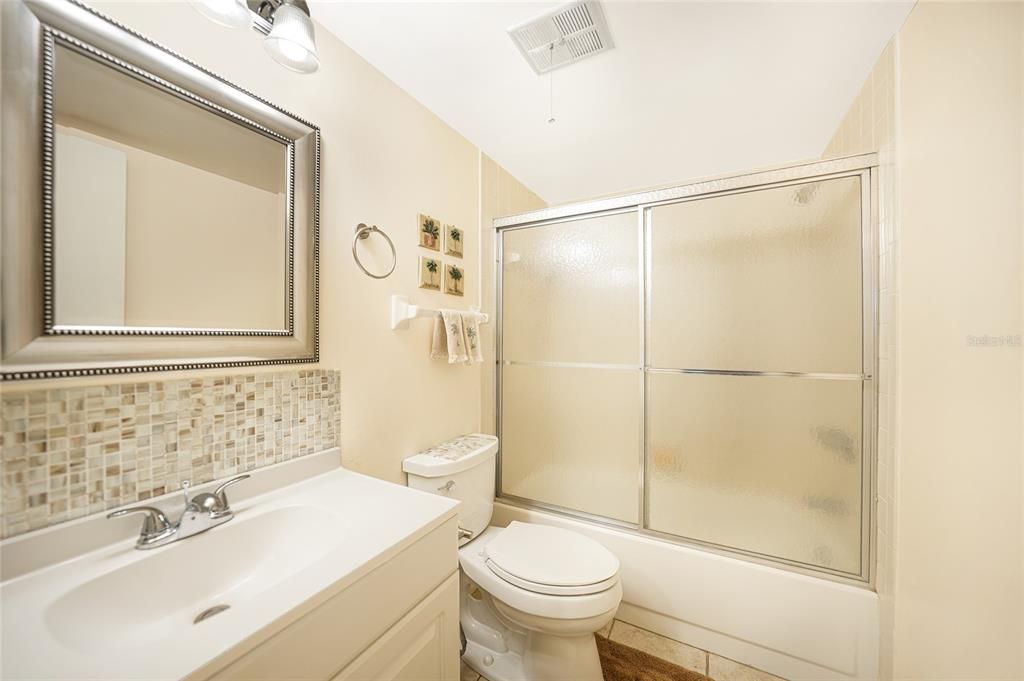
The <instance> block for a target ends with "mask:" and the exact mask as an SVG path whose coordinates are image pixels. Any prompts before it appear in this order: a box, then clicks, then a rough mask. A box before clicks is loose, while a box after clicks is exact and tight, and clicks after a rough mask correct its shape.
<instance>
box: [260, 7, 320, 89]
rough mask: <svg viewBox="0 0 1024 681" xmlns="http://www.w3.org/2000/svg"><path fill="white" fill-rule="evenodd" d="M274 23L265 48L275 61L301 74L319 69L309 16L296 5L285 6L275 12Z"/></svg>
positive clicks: (264, 42)
mask: <svg viewBox="0 0 1024 681" xmlns="http://www.w3.org/2000/svg"><path fill="white" fill-rule="evenodd" d="M273 19H274V25H273V28H271V29H270V34H269V35H267V38H266V40H264V41H263V44H264V46H265V47H266V49H267V52H268V53H269V54H270V56H271V57H273V59H274V61H276V62H277V63H278V64H281V65H282V66H284V67H286V68H289V69H291V70H293V71H298V72H299V73H313V72H314V71H316V70H317V69H318V68H320V59H319V57H317V54H316V38H315V36H314V33H313V20H312V19H310V18H309V14H307V13H306V12H305V11H303V9H301V8H300V7H297V6H296V5H292V4H284V5H281V6H280V7H278V8H277V10H276V11H275V12H274V17H273Z"/></svg>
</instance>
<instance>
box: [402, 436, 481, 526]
mask: <svg viewBox="0 0 1024 681" xmlns="http://www.w3.org/2000/svg"><path fill="white" fill-rule="evenodd" d="M497 453H498V438H496V437H494V436H493V435H484V434H483V433H472V434H470V435H462V436H460V437H457V438H455V439H454V440H449V441H448V442H445V443H442V444H439V445H437V446H435V447H431V448H430V449H427V450H425V451H422V452H420V453H419V454H416V455H415V456H411V457H409V458H408V459H406V460H405V461H403V462H402V470H404V471H405V472H406V474H407V476H408V485H409V487H412V488H413V489H418V490H422V491H424V492H430V493H431V494H442V495H444V496H447V497H451V498H452V499H458V500H459V501H461V502H462V504H461V505H460V506H459V510H458V514H459V527H460V528H461V529H463V530H468V531H469V532H470V533H471V536H470V537H460V538H459V546H462V545H463V544H465V543H466V542H468V541H470V540H471V539H473V538H475V537H476V536H477V535H479V534H480V533H481V532H483V531H484V530H486V529H487V526H488V525H489V524H490V522H491V513H492V512H493V511H494V457H495V455H496V454H497Z"/></svg>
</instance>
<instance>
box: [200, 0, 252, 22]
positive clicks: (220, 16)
mask: <svg viewBox="0 0 1024 681" xmlns="http://www.w3.org/2000/svg"><path fill="white" fill-rule="evenodd" d="M190 4H191V5H192V6H193V7H195V8H196V10H197V11H198V12H199V13H200V14H202V15H203V16H204V17H206V18H207V19H209V20H210V21H212V22H214V23H217V24H220V25H221V26H227V27H228V28H245V27H247V26H249V25H250V24H251V23H252V17H251V16H250V15H249V8H248V7H246V5H245V0H190Z"/></svg>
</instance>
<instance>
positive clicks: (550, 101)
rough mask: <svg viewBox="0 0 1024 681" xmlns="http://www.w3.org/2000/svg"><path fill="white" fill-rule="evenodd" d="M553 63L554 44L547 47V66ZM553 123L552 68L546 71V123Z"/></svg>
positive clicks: (553, 85)
mask: <svg viewBox="0 0 1024 681" xmlns="http://www.w3.org/2000/svg"><path fill="white" fill-rule="evenodd" d="M554 63H555V44H554V43H551V44H550V45H548V64H550V65H551V66H552V67H553V66H554ZM554 122H555V71H554V68H552V69H551V70H550V71H548V123H554Z"/></svg>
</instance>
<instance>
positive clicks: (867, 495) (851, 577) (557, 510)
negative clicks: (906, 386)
mask: <svg viewBox="0 0 1024 681" xmlns="http://www.w3.org/2000/svg"><path fill="white" fill-rule="evenodd" d="M842 177H859V178H860V180H861V181H860V188H861V251H862V252H861V286H862V314H861V317H862V342H861V347H862V354H863V357H862V367H863V370H862V374H860V375H856V376H855V375H849V376H847V375H842V376H840V375H826V374H799V373H796V372H753V371H750V372H714V373H724V374H729V373H734V374H739V375H752V376H774V375H782V376H788V377H793V378H837V379H845V380H860V381H861V384H862V391H861V392H862V407H861V409H862V419H861V421H862V434H861V532H860V534H861V564H860V570H859V572H858V573H849V572H845V571H840V570H833V569H828V568H823V567H821V566H814V565H809V564H807V563H803V562H800V561H795V560H789V559H784V558H779V557H777V556H770V555H766V554H762V553H757V552H753V551H747V550H744V549H740V548H736V547H730V546H722V545H719V544H714V543H711V542H706V541H701V540H696V539H689V538H685V537H680V536H677V535H672V534H668V533H665V532H659V531H657V530H652V529H649V528H648V527H647V524H648V523H647V520H648V502H647V470H646V468H647V460H648V453H649V452H648V443H649V435H650V432H649V431H650V424H649V419H648V409H647V404H648V398H649V387H650V386H649V376H650V374H651V368H650V342H649V339H650V317H651V315H650V306H651V282H650V275H651V263H652V261H651V256H652V254H651V212H652V209H654V208H656V207H658V206H663V205H669V204H675V203H681V202H686V201H693V200H701V199H707V198H711V197H717V196H726V195H730V194H742V193H746V192H751V191H758V190H764V189H770V188H775V187H784V186H787V185H793V184H802V183H805V182H808V181H813V180H828V179H838V178H842ZM878 188H879V185H878V155H877V154H873V153H872V154H862V155H857V156H849V157H845V158H838V159H830V160H825V161H816V162H811V163H802V164H796V165H790V166H785V167H779V168H775V169H771V170H764V171H759V172H754V173H748V174H743V175H735V176H729V177H723V178H717V179H709V180H702V181H699V182H694V183H690V184H685V185H679V186H676V187H669V188H665V189H657V190H651V191H646V192H639V193H634V194H627V195H623V196H616V197H610V198H604V199H598V200H594V201H585V202H581V203H575V204H567V205H563V206H555V207H552V208H544V209H541V210H536V211H531V212H528V213H520V214H516V215H511V216H506V217H500V218H495V220H494V221H493V227H494V230H495V232H496V238H495V240H494V249H495V253H494V256H495V268H494V291H495V312H496V314H495V317H496V322H495V323H496V327H495V358H496V360H495V361H496V367H495V428H496V434H497V435H498V441H499V448H498V461H497V466H496V490H497V498H498V500H499V501H501V502H503V503H508V504H511V505H514V506H519V507H523V508H527V509H532V510H540V511H545V512H550V513H554V514H557V515H562V516H566V517H569V518H575V519H578V520H584V521H588V522H594V523H598V524H601V525H607V526H610V527H614V528H616V529H618V530H622V531H625V532H629V533H632V534H637V535H641V536H646V537H650V538H657V539H660V540H663V541H668V542H671V543H676V544H681V545H684V546H690V547H696V548H700V549H703V550H707V551H711V552H713V553H718V554H721V555H726V556H731V557H739V558H742V559H744V560H749V561H753V562H756V563H761V564H765V565H769V566H772V567H778V568H783V569H786V570H790V571H793V572H798V573H802V574H808V575H811V576H815V577H821V578H825V579H830V580H834V581H838V582H843V583H849V584H853V585H856V586H860V587H868V588H871V587H873V586H874V579H875V535H876V510H875V496H876V481H875V478H876V457H877V451H878V442H877V441H878V437H877V436H878V430H877V426H876V424H877V408H878V406H877V405H878V346H877V343H878V333H877V329H878V308H879V305H878V290H879V282H878V257H879V253H878V204H879V202H878ZM622 213H635V214H636V218H637V239H638V244H639V253H638V257H639V262H638V271H639V300H638V304H639V306H640V308H639V309H640V314H639V318H640V348H639V353H638V356H639V358H640V363H639V365H637V366H632V365H614V366H612V365H608V366H601V367H599V368H609V369H610V368H617V369H622V370H636V371H639V372H640V373H641V380H640V381H639V390H640V400H639V409H640V411H641V413H640V424H641V427H640V432H639V433H638V438H639V441H640V447H639V456H640V461H639V481H638V489H637V503H638V521H637V522H635V523H631V522H626V521H622V520H616V519H612V518H606V517H603V516H598V515H594V514H592V513H587V512H585V511H579V510H576V509H571V508H566V507H562V506H558V505H556V504H550V503H546V502H540V501H536V500H532V499H526V498H523V497H518V496H515V495H511V494H507V493H505V492H504V491H503V489H502V461H501V457H502V443H503V442H504V439H503V437H502V416H503V415H502V383H503V381H502V372H503V367H504V366H505V365H506V364H513V363H516V362H512V361H509V360H506V358H505V356H504V352H503V332H502V330H503V327H504V322H505V320H504V310H503V296H504V288H503V270H504V248H503V245H504V234H505V233H506V232H509V231H514V230H520V229H530V228H533V227H542V226H548V225H555V224H560V223H564V222H573V221H576V220H582V219H589V218H595V217H601V216H605V215H614V214H622ZM530 364H534V365H549V366H575V367H578V366H584V365H581V364H577V363H568V362H531V363H530ZM591 366H594V367H595V368H598V365H591ZM680 373H704V372H702V371H700V370H680Z"/></svg>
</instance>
